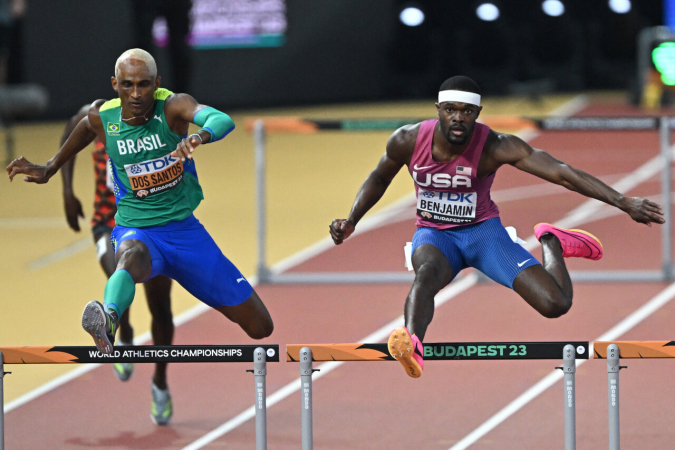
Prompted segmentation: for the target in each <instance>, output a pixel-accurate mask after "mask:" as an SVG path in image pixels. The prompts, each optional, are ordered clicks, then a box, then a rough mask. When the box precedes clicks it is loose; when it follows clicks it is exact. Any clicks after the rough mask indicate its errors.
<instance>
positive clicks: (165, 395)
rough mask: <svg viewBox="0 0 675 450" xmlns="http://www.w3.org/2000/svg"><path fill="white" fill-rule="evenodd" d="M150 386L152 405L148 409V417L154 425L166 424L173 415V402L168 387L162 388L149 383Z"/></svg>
mask: <svg viewBox="0 0 675 450" xmlns="http://www.w3.org/2000/svg"><path fill="white" fill-rule="evenodd" d="M150 385H151V387H152V407H151V409H150V418H151V419H152V421H153V422H154V423H155V425H166V424H168V423H169V421H170V420H171V416H172V415H173V403H172V402H171V394H169V389H168V388H167V389H166V390H162V389H160V388H158V387H157V386H155V383H150Z"/></svg>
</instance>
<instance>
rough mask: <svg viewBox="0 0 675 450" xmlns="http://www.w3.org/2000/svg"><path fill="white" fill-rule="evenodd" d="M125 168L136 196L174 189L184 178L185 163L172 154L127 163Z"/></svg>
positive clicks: (145, 195) (141, 196) (140, 196)
mask: <svg viewBox="0 0 675 450" xmlns="http://www.w3.org/2000/svg"><path fill="white" fill-rule="evenodd" d="M124 170H125V171H126V173H127V177H129V184H130V185H131V190H132V191H133V193H134V197H136V198H144V197H147V196H149V195H153V194H157V193H160V192H163V191H166V190H167V189H173V188H175V187H176V186H178V183H180V182H181V181H182V180H183V163H182V162H181V160H180V158H175V157H173V156H171V155H170V154H169V155H165V156H162V157H161V158H157V159H151V160H149V161H143V162H140V163H137V164H127V165H125V166H124Z"/></svg>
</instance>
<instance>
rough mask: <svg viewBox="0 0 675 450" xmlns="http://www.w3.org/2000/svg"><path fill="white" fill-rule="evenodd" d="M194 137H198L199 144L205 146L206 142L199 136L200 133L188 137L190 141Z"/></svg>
mask: <svg viewBox="0 0 675 450" xmlns="http://www.w3.org/2000/svg"><path fill="white" fill-rule="evenodd" d="M192 136H197V137H198V138H199V143H200V144H203V143H204V140H203V139H202V137H201V136H200V135H199V133H194V134H191V135H190V136H188V141H189V140H190V138H191V137H192Z"/></svg>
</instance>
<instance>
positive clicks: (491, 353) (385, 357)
mask: <svg viewBox="0 0 675 450" xmlns="http://www.w3.org/2000/svg"><path fill="white" fill-rule="evenodd" d="M588 349H589V344H588V342H581V341H565V342H455V343H447V342H446V343H425V344H424V360H425V362H428V361H459V360H539V359H547V360H548V359H557V360H560V359H562V360H563V364H562V366H559V367H556V369H561V370H562V371H563V374H564V375H563V378H564V383H563V388H564V408H565V450H575V449H576V400H575V398H576V389H575V388H576V386H575V373H576V359H589V358H590V357H591V356H590V355H589V350H588ZM286 361H288V362H299V363H300V382H301V385H300V386H301V389H300V394H301V417H302V419H301V420H302V450H312V449H313V448H314V442H313V438H314V432H313V420H312V411H313V406H312V405H313V402H312V373H314V372H315V371H316V370H317V369H314V368H313V367H312V363H313V362H314V361H395V359H394V358H393V357H392V356H391V355H390V354H389V351H388V350H387V344H384V343H377V344H317V345H291V344H289V345H287V346H286Z"/></svg>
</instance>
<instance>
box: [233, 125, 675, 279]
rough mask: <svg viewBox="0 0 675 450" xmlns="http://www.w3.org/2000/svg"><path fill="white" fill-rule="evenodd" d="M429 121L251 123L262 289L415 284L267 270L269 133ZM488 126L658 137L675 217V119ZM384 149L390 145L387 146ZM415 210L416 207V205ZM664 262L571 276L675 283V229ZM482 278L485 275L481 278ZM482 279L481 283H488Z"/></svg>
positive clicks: (401, 275)
mask: <svg viewBox="0 0 675 450" xmlns="http://www.w3.org/2000/svg"><path fill="white" fill-rule="evenodd" d="M425 119H428V118H385V119H345V120H317V119H305V118H300V117H251V118H247V119H246V122H245V127H246V129H247V130H248V131H249V132H252V133H253V137H254V145H255V185H256V203H257V207H256V223H257V238H256V240H257V264H256V276H257V279H258V282H259V283H262V284H265V283H270V284H272V283H274V284H322V283H334V284H354V283H412V281H413V280H414V274H413V273H409V272H403V271H401V272H391V271H390V272H318V273H315V272H294V273H274V272H273V271H272V270H271V269H270V267H269V265H268V264H267V209H266V175H265V171H266V167H265V160H266V151H267V150H266V135H267V133H296V134H309V133H317V132H320V131H324V130H328V131H345V132H365V131H371V132H372V131H394V130H395V129H397V128H399V127H401V126H404V125H409V124H413V123H417V122H420V121H422V120H425ZM483 121H484V123H485V124H486V125H489V126H490V127H493V128H502V129H504V128H509V129H526V130H543V131H546V130H549V131H658V132H659V140H660V158H661V162H662V166H661V204H662V205H661V206H662V207H663V212H664V216H665V217H670V216H671V211H672V206H671V202H672V198H671V197H672V194H671V186H672V180H671V178H672V176H671V170H670V168H671V166H672V159H673V156H672V149H671V132H672V130H673V129H675V118H673V117H573V118H566V117H550V118H520V117H513V116H492V117H490V116H486V117H485V118H484V119H483ZM383 147H384V145H383ZM411 207H412V204H411ZM661 233H662V238H661V240H662V246H661V248H662V257H661V269H660V270H608V271H599V270H592V271H571V272H570V276H571V278H572V280H573V281H575V282H591V283H592V282H663V281H669V280H672V279H673V276H674V273H673V257H672V250H671V233H672V225H671V223H670V221H669V220H668V221H666V223H665V224H663V225H661ZM481 275H482V274H481ZM488 280H489V279H488V278H487V277H485V276H481V277H480V278H479V281H488Z"/></svg>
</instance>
